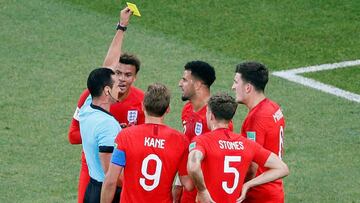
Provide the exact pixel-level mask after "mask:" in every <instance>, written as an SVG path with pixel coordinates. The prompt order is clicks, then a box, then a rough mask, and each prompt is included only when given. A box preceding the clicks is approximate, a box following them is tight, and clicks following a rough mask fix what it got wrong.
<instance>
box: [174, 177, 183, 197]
mask: <svg viewBox="0 0 360 203" xmlns="http://www.w3.org/2000/svg"><path fill="white" fill-rule="evenodd" d="M182 190H183V186H182V184H181V181H180V178H179V174H176V176H175V182H174V186H173V188H172V191H171V194H172V197H173V203H178V202H180V200H181V195H182Z"/></svg>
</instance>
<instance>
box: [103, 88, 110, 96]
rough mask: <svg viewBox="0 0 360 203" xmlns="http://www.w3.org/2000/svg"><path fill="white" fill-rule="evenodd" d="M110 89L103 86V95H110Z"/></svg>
mask: <svg viewBox="0 0 360 203" xmlns="http://www.w3.org/2000/svg"><path fill="white" fill-rule="evenodd" d="M110 90H111V89H110V87H109V86H105V87H104V94H105V95H106V96H107V95H109V93H110Z"/></svg>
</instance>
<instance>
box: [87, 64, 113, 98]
mask: <svg viewBox="0 0 360 203" xmlns="http://www.w3.org/2000/svg"><path fill="white" fill-rule="evenodd" d="M112 75H115V73H114V71H112V70H111V69H109V68H97V69H95V70H93V71H91V73H90V74H89V77H88V79H87V87H88V89H89V92H90V94H91V96H92V97H93V98H94V97H99V96H101V94H102V92H103V90H104V88H105V87H106V86H109V87H111V88H112V86H113V84H114V81H113V80H112V78H111V76H112Z"/></svg>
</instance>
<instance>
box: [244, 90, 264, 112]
mask: <svg viewBox="0 0 360 203" xmlns="http://www.w3.org/2000/svg"><path fill="white" fill-rule="evenodd" d="M265 98H266V97H265V95H264V93H256V94H254V95H253V96H252V97H251V98H250V99H249V102H247V104H246V106H247V107H248V108H249V110H251V109H253V108H254V107H255V106H256V105H258V104H259V103H260V102H261V101H262V100H264V99H265Z"/></svg>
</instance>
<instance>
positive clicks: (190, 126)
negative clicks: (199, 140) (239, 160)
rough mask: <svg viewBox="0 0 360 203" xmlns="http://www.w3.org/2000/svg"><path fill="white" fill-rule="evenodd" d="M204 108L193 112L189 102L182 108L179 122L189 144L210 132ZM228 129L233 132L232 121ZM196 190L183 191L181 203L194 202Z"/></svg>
mask: <svg viewBox="0 0 360 203" xmlns="http://www.w3.org/2000/svg"><path fill="white" fill-rule="evenodd" d="M206 108H207V105H205V106H204V107H202V108H201V109H200V110H199V111H197V112H194V109H193V105H192V103H191V102H187V103H186V104H185V106H184V107H183V110H182V114H181V120H182V124H183V128H184V134H185V135H186V137H187V138H188V140H189V142H190V141H191V140H192V139H193V138H194V137H196V136H198V135H201V134H204V133H207V132H210V129H209V128H208V126H207V122H206ZM229 129H230V130H231V131H232V130H233V124H232V121H231V122H230V123H229ZM196 194H197V190H196V189H194V190H193V191H190V192H189V191H187V190H183V193H182V196H181V203H188V202H195V199H196Z"/></svg>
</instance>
